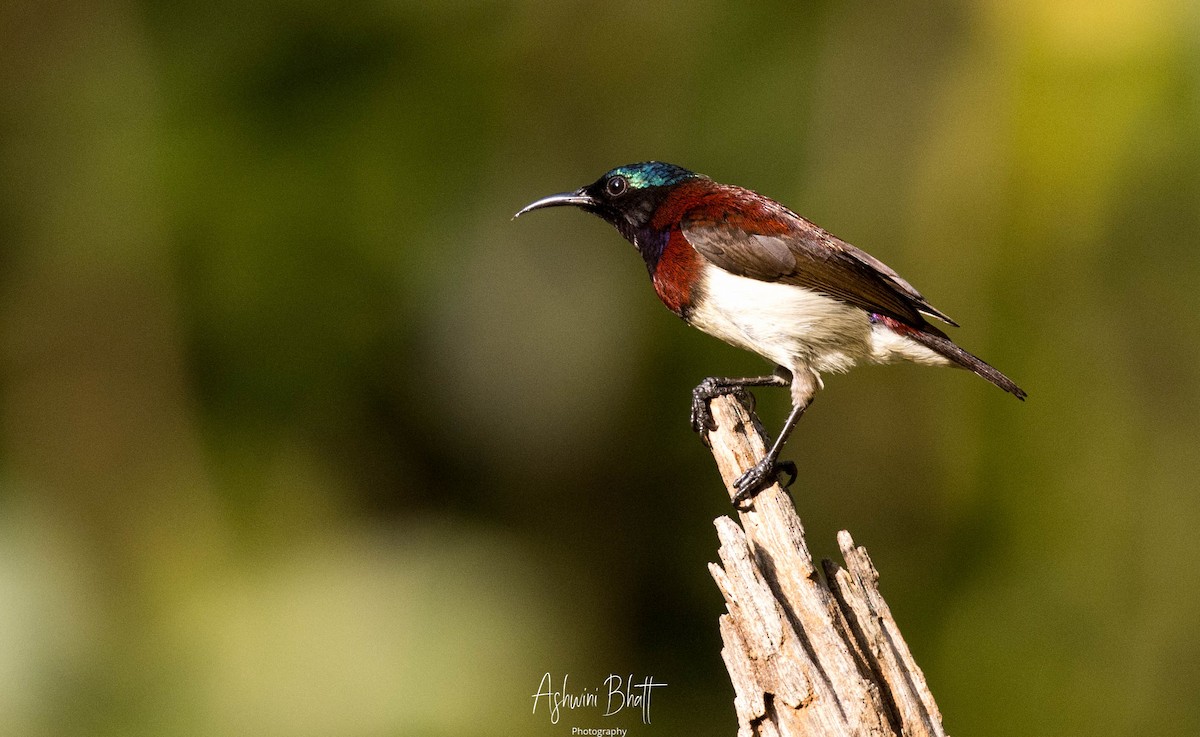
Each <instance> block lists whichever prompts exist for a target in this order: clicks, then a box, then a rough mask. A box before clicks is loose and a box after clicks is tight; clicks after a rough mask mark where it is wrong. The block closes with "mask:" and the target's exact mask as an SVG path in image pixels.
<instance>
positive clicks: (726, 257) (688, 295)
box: [513, 161, 1026, 509]
mask: <svg viewBox="0 0 1200 737" xmlns="http://www.w3.org/2000/svg"><path fill="white" fill-rule="evenodd" d="M563 205H572V206H574V207H578V208H580V209H582V210H585V211H587V212H590V213H592V214H594V215H598V216H599V217H600V218H601V219H603V220H605V221H607V222H608V223H610V224H612V225H613V226H614V227H616V229H617V230H618V231H619V232H620V233H621V235H623V236H624V237H625V239H626V240H628V241H629V242H630V243H632V244H633V246H634V247H635V248H636V249H637V250H638V252H639V253H640V254H641V255H642V259H643V260H644V261H645V262H646V270H647V271H649V273H650V281H651V283H652V284H653V285H654V291H655V292H656V293H657V294H658V297H659V299H660V300H662V303H663V304H664V305H666V306H667V308H668V309H669V310H671V311H672V312H674V313H675V314H676V315H678V316H679V317H681V318H683V320H684V321H685V322H687V323H688V324H689V325H693V326H695V327H697V328H699V329H700V330H703V331H704V332H706V333H708V334H709V335H712V336H715V337H717V338H720V339H721V340H724V341H725V342H727V343H729V344H731V345H734V346H737V347H738V348H744V349H746V350H748V351H752V352H754V353H757V354H758V355H760V356H762V357H763V358H766V359H767V360H768V361H771V362H772V363H774V364H775V365H776V369H775V371H774V373H772V374H769V375H767V376H755V377H747V378H716V377H710V378H708V379H705V380H704V381H703V382H701V383H700V385H699V386H697V387H696V388H695V389H694V390H693V391H692V412H691V420H692V428H693V429H694V430H695V431H696V432H704V431H706V430H712V429H715V427H716V425H715V423H714V422H713V418H712V414H711V412H710V410H709V406H708V403H709V400H711V399H712V398H713V397H716V396H719V395H722V394H730V393H734V392H739V391H742V390H743V389H745V388H746V387H750V386H780V387H785V386H786V387H790V388H791V395H792V410H791V412H790V413H789V414H788V418H787V420H786V421H785V422H784V425H783V429H782V430H781V431H780V433H779V435H778V436H777V437H776V439H775V442H774V443H773V444H772V445H771V449H770V450H769V451H767V455H766V456H765V457H764V458H763V459H762V460H761V461H759V462H758V463H757V464H755V465H754V466H753V467H752V468H750V469H749V470H748V471H746V472H745V473H744V474H743V475H742V476H741V478H739V479H738V480H737V482H736V484H735V487H736V490H737V491H736V493H735V495H734V499H733V502H734V505H735V506H736V507H738V508H739V509H743V508H745V507H744V505H745V504H746V503H747V502H748V501H749V500H751V499H752V498H753V497H754V495H755V494H757V493H758V492H759V491H761V490H762V489H764V488H766V487H767V486H769V485H770V484H771V483H774V482H775V480H776V479H777V478H778V476H779V474H780V473H781V472H783V473H787V474H789V475H790V476H791V481H794V480H795V477H796V466H795V464H794V463H791V462H783V463H780V462H779V455H780V453H781V452H782V450H783V446H784V444H785V443H786V442H787V438H788V435H790V434H791V432H792V429H793V428H795V426H796V423H797V422H798V421H799V420H800V417H801V416H803V414H804V411H805V410H806V409H808V406H809V405H810V404H811V403H812V400H813V397H814V396H815V395H816V392H817V390H818V389H820V388H822V386H823V384H822V381H821V374H822V373H826V372H834V373H840V372H844V371H847V370H849V369H850V368H851V367H853V366H854V365H856V364H858V363H877V364H887V363H896V362H899V361H912V362H914V363H919V364H926V365H929V366H958V367H961V368H965V369H969V370H970V371H973V372H975V373H976V374H978V375H979V376H981V377H983V378H984V379H987V380H988V381H990V382H991V383H993V384H995V385H996V386H998V387H1000V388H1001V389H1003V390H1004V391H1006V392H1008V393H1010V394H1012V395H1014V396H1016V397H1017V398H1018V399H1022V400H1023V399H1025V397H1026V394H1025V392H1024V391H1023V390H1022V389H1021V388H1020V387H1018V386H1017V385H1016V384H1015V383H1013V382H1012V380H1011V379H1009V378H1008V377H1007V376H1005V375H1004V374H1002V373H1000V372H999V371H997V370H996V369H995V368H993V367H992V366H991V365H989V364H988V363H986V362H984V361H983V360H981V359H980V358H978V357H976V356H974V355H972V354H971V353H968V352H967V351H965V350H963V349H962V348H960V347H959V346H958V345H956V344H955V343H954V342H953V341H952V340H950V338H949V337H948V336H947V335H946V334H945V333H944V332H942V331H941V330H940V329H939V328H938V327H936V326H935V325H932V324H930V322H929V320H928V319H927V317H933V318H936V319H938V320H940V321H942V322H944V323H947V324H949V325H953V326H955V327H957V326H958V323H956V322H955V321H954V320H951V319H950V318H949V317H948V316H947V315H946V314H945V313H944V312H942V311H941V310H939V309H937V308H936V307H934V306H933V305H931V304H929V302H928V301H927V300H926V299H925V298H924V297H923V296H921V293H920V292H918V291H917V290H916V289H914V288H913V286H912V285H911V284H909V283H908V282H907V281H905V279H904V278H903V277H901V276H900V275H899V274H897V273H896V272H895V271H894V270H893V269H891V268H890V267H888V266H887V265H886V264H884V263H883V262H882V261H880V260H879V259H877V258H875V257H874V256H872V255H870V254H869V253H867V252H866V251H863V250H861V249H859V248H856V247H854V246H852V245H850V244H849V243H846V242H845V241H843V240H841V239H839V238H837V237H836V236H833V235H831V234H829V233H828V232H826V231H825V230H823V229H821V228H820V227H818V226H816V225H814V224H813V223H812V222H810V221H808V220H805V219H804V218H802V217H800V216H799V215H797V214H796V213H794V212H792V211H791V210H789V209H788V208H786V207H784V206H783V205H781V204H779V203H778V202H776V201H774V200H772V199H770V198H768V197H764V196H763V195H760V194H758V193H757V192H753V191H751V190H749V189H744V188H742V187H737V186H734V185H730V184H721V183H719V182H715V181H713V180H712V179H709V178H708V177H706V176H703V175H700V174H696V173H695V172H692V171H688V170H687V169H684V168H683V167H680V166H675V165H674V164H667V163H664V162H661V161H646V162H642V163H640V164H629V165H626V166H619V167H617V168H615V169H613V170H611V171H609V172H608V173H606V174H605V175H604V176H602V177H600V178H599V179H597V180H596V181H595V182H592V183H591V184H589V185H586V186H584V187H581V188H580V189H577V190H575V191H573V192H563V193H561V194H554V195H550V196H549V197H543V198H542V199H540V200H537V201H535V202H532V203H530V204H529V205H527V206H526V207H524V208H523V209H521V210H520V211H519V212H518V213H517V214H516V215H514V216H513V217H514V218H516V217H520V216H521V215H524V214H525V213H527V212H531V211H533V210H540V209H542V208H546V207H559V206H563Z"/></svg>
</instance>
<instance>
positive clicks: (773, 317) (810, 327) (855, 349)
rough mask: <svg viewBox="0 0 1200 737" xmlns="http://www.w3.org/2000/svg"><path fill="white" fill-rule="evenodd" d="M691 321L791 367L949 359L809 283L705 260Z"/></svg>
mask: <svg viewBox="0 0 1200 737" xmlns="http://www.w3.org/2000/svg"><path fill="white" fill-rule="evenodd" d="M702 285H703V292H702V293H703V294H704V299H703V300H702V301H701V302H700V304H698V305H695V307H694V308H693V310H692V313H691V314H690V315H689V320H690V322H691V323H692V324H693V325H695V326H696V327H698V328H700V329H701V330H703V331H704V332H706V333H708V334H709V335H713V336H715V337H717V338H720V339H721V340H724V341H725V342H727V343H730V344H731V345H735V346H737V347H739V348H744V349H746V350H748V351H753V352H754V353H757V354H759V355H760V356H763V357H764V358H766V359H767V360H769V361H773V362H775V363H776V364H777V365H779V366H783V367H784V368H786V369H788V370H790V371H791V372H792V373H793V374H797V373H798V372H806V370H807V371H808V372H812V373H814V374H817V373H822V372H826V371H832V372H841V371H847V370H849V369H850V368H851V367H853V366H854V365H855V364H856V363H858V362H860V361H869V362H871V363H892V362H894V361H916V362H918V363H927V364H932V365H939V366H944V365H948V364H949V361H947V360H946V359H945V358H943V357H942V356H940V355H938V354H937V353H934V352H933V351H931V350H929V349H928V348H926V347H924V346H922V345H919V344H918V343H915V342H914V341H912V340H909V339H908V338H905V337H904V336H902V335H898V334H896V333H894V332H892V331H891V330H889V329H888V328H886V327H884V326H883V325H873V324H872V323H871V321H870V319H869V318H868V316H867V313H866V312H865V311H863V310H861V309H859V308H857V307H853V306H851V305H848V304H846V303H845V302H840V301H838V300H836V299H833V298H831V297H826V296H824V295H822V294H818V293H817V292H814V291H812V290H810V289H805V288H803V287H797V286H792V285H788V284H778V283H774V282H764V281H758V280H757V279H749V278H746V277H742V276H736V275H734V274H731V273H729V272H728V271H725V270H724V269H720V268H717V267H714V266H708V267H707V268H705V269H704V277H703V282H702Z"/></svg>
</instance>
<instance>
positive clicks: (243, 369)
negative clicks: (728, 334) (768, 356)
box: [0, 0, 1200, 737]
mask: <svg viewBox="0 0 1200 737" xmlns="http://www.w3.org/2000/svg"><path fill="white" fill-rule="evenodd" d="M648 158H658V159H664V160H668V161H673V162H676V163H679V164H682V165H685V166H687V167H689V168H692V169H695V170H697V171H701V172H704V173H706V174H709V175H711V176H713V177H714V178H717V179H719V180H722V181H727V182H733V183H738V184H742V185H745V186H748V187H752V188H754V189H756V190H758V191H761V192H763V193H765V194H768V195H770V196H773V197H775V198H777V199H780V200H782V201H783V202H785V203H787V204H789V205H790V206H792V207H793V208H794V209H796V210H797V211H799V212H800V213H801V214H804V215H806V216H807V217H809V218H811V219H813V220H815V221H816V222H818V223H820V224H822V225H824V226H825V227H827V228H829V229H830V230H832V231H833V232H834V233H837V234H838V235H840V236H841V237H843V238H845V239H847V240H849V241H850V242H852V243H855V244H857V245H859V246H861V247H864V248H866V249H867V250H869V251H871V252H872V253H873V254H875V255H876V256H878V257H880V258H882V259H883V260H884V261H886V262H887V263H889V264H890V265H892V266H893V267H895V268H896V269H897V270H898V271H899V272H900V273H902V274H904V275H905V276H906V277H907V278H908V279H910V280H911V281H912V282H913V283H915V284H916V285H917V287H918V288H919V289H921V290H922V291H923V292H924V293H925V294H926V296H928V297H929V298H930V300H931V301H932V302H933V303H934V304H935V305H937V306H938V307H940V308H941V309H943V310H945V311H947V312H948V313H949V314H950V315H952V316H954V317H955V318H956V319H958V320H959V321H960V322H962V324H963V325H964V327H963V328H962V329H960V330H956V331H954V337H955V338H956V339H957V340H959V341H960V342H961V343H962V344H963V345H964V346H965V347H967V348H968V349H970V350H972V351H975V352H977V353H979V354H980V355H981V356H983V357H984V358H985V359H987V360H988V361H990V362H992V363H994V364H995V365H996V366H998V367H999V368H1001V369H1002V370H1003V371H1005V372H1006V373H1008V374H1009V375H1011V376H1012V377H1013V378H1014V379H1016V380H1017V381H1018V382H1019V383H1020V384H1021V385H1022V386H1024V387H1025V388H1026V389H1027V390H1029V392H1030V400H1029V401H1028V402H1027V403H1025V404H1024V405H1022V404H1020V403H1018V402H1015V401H1013V399H1012V398H1011V397H1009V396H1007V395H1005V394H1003V393H1002V392H1000V391H998V390H996V389H995V388H994V387H991V386H989V385H987V384H986V383H985V382H983V381H981V380H979V379H977V378H975V377H972V376H971V375H969V374H967V373H965V372H950V371H937V370H931V369H922V368H917V367H908V366H905V367H890V368H863V369H859V370H858V371H856V372H854V373H852V374H849V375H847V376H844V377H842V376H835V377H830V378H829V379H828V381H827V390H826V391H825V392H824V393H823V394H822V395H821V398H820V400H819V401H818V402H817V403H816V404H815V405H814V407H813V410H812V411H811V412H810V413H809V414H808V416H807V417H806V418H805V419H804V421H803V423H801V426H800V428H799V430H798V432H797V433H796V435H795V436H794V437H793V440H792V442H791V444H790V447H789V452H788V455H787V457H790V458H794V459H795V460H796V461H797V462H798V463H799V465H800V468H801V480H800V482H799V483H798V484H797V485H796V487H794V493H795V496H796V497H797V499H798V502H799V504H800V506H801V513H802V515H803V517H804V519H805V521H806V523H807V526H808V532H809V536H810V539H811V542H812V545H813V547H814V551H815V553H816V554H817V555H825V556H829V555H832V554H834V553H835V552H836V547H835V544H834V534H835V532H836V530H838V529H842V528H845V529H849V530H851V532H852V533H853V534H854V536H855V539H856V540H857V541H858V542H859V543H860V544H863V545H865V546H867V548H868V549H869V550H870V552H871V554H872V556H873V557H874V560H875V562H876V564H877V566H878V567H879V569H880V572H881V575H882V586H883V591H884V593H885V594H886V595H887V597H888V600H889V602H890V604H891V606H892V609H893V611H894V613H895V615H896V617H897V619H898V620H899V622H900V625H901V627H902V628H903V630H904V632H905V635H906V636H907V638H908V642H909V644H910V645H911V647H912V649H913V651H914V653H915V655H916V659H917V661H918V662H919V663H920V664H921V665H922V667H923V668H924V669H925V672H926V674H927V676H928V678H929V681H930V684H931V687H932V690H933V693H934V694H935V696H936V697H937V699H938V702H939V704H940V706H941V708H942V710H943V712H944V714H945V719H946V725H947V728H948V729H949V730H950V731H951V732H952V733H953V734H957V735H1011V734H1029V735H1083V734H1086V735H1103V734H1114V735H1126V734H1154V735H1194V734H1197V733H1198V732H1200V697H1197V694H1198V693H1200V632H1198V623H1200V566H1198V565H1197V564H1198V562H1200V561H1198V560H1197V553H1196V545H1195V542H1194V541H1195V539H1196V530H1197V526H1198V525H1200V494H1198V493H1197V482H1198V479H1200V348H1198V346H1200V320H1198V319H1197V317H1198V314H1200V299H1197V281H1198V279H1200V249H1198V248H1197V245H1198V244H1200V8H1198V7H1197V5H1196V3H1194V2H1191V1H1190V0H1136V1H1135V0H1126V1H1125V2H1110V3H1093V2H1086V1H1085V0H1067V1H1058V2H1044V1H1042V0H1037V1H1035V0H990V1H985V2H974V3H951V2H932V3H892V2H880V1H878V0H876V1H872V2H866V3H859V4H851V3H834V2H815V3H805V4H804V5H803V7H801V8H796V7H794V4H793V3H775V4H755V5H753V6H750V5H745V4H742V3H660V4H653V5H647V4H643V3H606V4H603V8H601V7H600V6H599V5H598V4H593V3H563V4H544V3H535V2H525V3H498V2H497V3H483V2H447V3H440V4H432V3H430V4H422V3H405V2H386V1H371V0H368V1H366V2H359V3H349V4H335V3H320V2H313V1H312V0H268V1H266V2H252V3H235V2H230V1H229V0H213V1H211V2H207V3H195V2H157V3H154V2H151V3H138V2H133V3H130V2H104V1H101V2H72V1H71V0H66V1H65V2H55V3H39V2H33V1H32V0H15V1H14V0H9V1H8V2H6V3H4V4H3V6H2V7H0V361H2V363H0V431H2V434H0V725H3V726H2V727H0V731H2V732H3V733H4V734H13V735H48V736H49V735H54V736H57V735H64V736H65V735H71V736H75V735H84V734H89V735H210V734H255V735H314V736H316V735H350V736H358V735H364V736H367V735H369V736H375V735H405V736H407V735H420V736H424V735H432V736H435V737H440V736H442V735H474V734H489V735H530V734H547V735H563V734H569V733H570V727H571V726H581V727H597V726H614V725H619V726H625V727H629V728H631V729H633V732H632V734H662V735H668V734H669V735H675V734H693V735H729V734H732V733H733V732H734V730H735V720H734V712H733V708H732V695H733V694H732V689H731V687H730V686H729V684H728V680H727V678H726V674H725V671H724V666H723V664H722V662H721V659H720V655H719V649H720V641H719V637H718V634H717V626H716V622H717V616H718V615H719V614H720V613H721V612H722V611H723V602H722V600H721V598H720V596H719V594H718V592H717V590H716V588H715V586H714V585H713V583H712V581H711V580H710V578H709V575H708V572H707V569H706V564H707V563H708V562H709V561H711V560H715V559H716V539H715V534H714V531H713V529H712V525H711V522H712V520H713V518H715V517H717V516H718V515H721V514H726V513H728V511H729V505H728V501H727V497H726V495H725V493H724V491H723V490H722V488H721V486H720V483H719V480H718V477H717V474H716V471H715V469H714V468H713V465H712V462H711V459H710V456H709V455H708V452H707V451H706V450H705V449H704V448H703V446H702V445H701V444H700V443H699V442H698V441H697V440H696V438H695V437H694V436H693V435H692V433H691V432H690V430H689V429H688V416H687V413H688V402H689V391H690V389H691V388H692V386H693V385H695V384H696V383H697V382H698V381H699V380H700V379H702V378H703V377H704V376H706V375H710V374H717V375H741V374H746V373H756V372H759V371H760V370H761V369H762V368H764V364H763V362H762V361H761V360H760V359H758V358H757V357H755V356H752V355H749V354H745V353H742V352H739V351H737V350H735V349H732V348H728V347H726V346H724V345H722V344H719V343H718V342H717V341H715V340H713V339H711V338H708V337H707V336H704V335H702V334H700V333H699V332H697V331H694V330H691V329H689V328H686V327H685V326H684V325H683V324H682V323H680V322H679V321H678V320H677V319H676V318H675V317H673V316H672V315H670V314H669V313H668V312H667V311H666V310H664V309H663V308H662V307H661V306H660V305H659V304H658V303H657V300H656V298H655V296H654V294H653V291H652V290H651V288H650V287H649V285H648V283H647V279H646V275H645V270H644V267H643V265H642V263H641V261H640V259H639V258H638V257H637V256H636V255H635V254H634V253H633V251H632V249H631V248H630V247H629V245H628V244H626V243H625V242H624V241H622V240H621V239H620V238H619V236H617V234H616V233H615V232H613V231H612V230H611V228H609V227H608V226H606V225H604V224H603V223H601V222H600V221H598V220H596V219H594V218H589V217H587V216H584V215H582V214H580V213H577V212H568V211H555V212H547V213H544V214H542V213H539V214H538V215H537V216H536V217H530V218H525V219H522V220H520V221H518V222H511V221H510V217H511V215H512V213H513V212H515V211H516V210H517V209H518V208H519V207H521V206H522V205H524V204H526V203H528V202H529V201H531V200H533V199H535V198H536V197H540V196H542V195H545V194H549V193H551V192H557V191H561V190H564V189H569V188H574V187H576V186H579V185H581V184H583V183H585V182H590V181H592V180H593V179H594V178H595V177H597V176H598V175H599V174H601V173H602V172H603V171H605V170H607V169H608V168H610V167H612V166H614V165H617V164H622V163H628V162H632V161H639V160H643V159H648ZM785 395H786V392H776V393H771V392H760V402H759V408H760V412H761V414H762V415H763V418H764V422H765V423H766V424H767V425H768V427H770V428H775V427H777V426H778V424H779V423H780V422H781V421H782V418H783V416H784V413H785V412H786V409H787V399H786V396H785ZM545 672H551V673H553V674H554V678H555V680H556V681H557V680H558V679H559V678H561V676H562V675H564V674H569V675H570V678H571V683H572V684H578V685H579V686H580V687H583V686H593V687H594V686H598V685H599V684H600V683H601V681H602V680H603V678H604V676H605V675H607V674H609V673H617V674H622V675H625V674H629V673H633V674H634V675H635V677H637V678H639V679H640V677H642V676H644V675H653V676H654V678H655V680H656V681H659V682H666V683H668V684H669V686H668V687H666V688H664V689H659V690H658V691H656V693H655V701H654V713H653V724H652V725H650V726H643V725H641V724H640V723H639V720H638V719H637V717H636V715H626V714H622V715H621V716H620V717H615V718H612V719H609V720H603V719H600V718H598V717H597V716H596V714H595V712H586V713H584V712H576V713H573V714H568V715H564V717H563V719H562V721H560V723H559V724H558V725H551V724H550V722H549V719H548V717H547V715H546V712H545V710H544V708H543V710H542V711H541V712H539V713H538V714H536V715H535V714H531V705H532V699H531V696H532V694H533V693H534V692H535V690H536V689H537V686H538V682H539V679H540V678H541V677H542V674H543V673H545ZM626 716H628V718H625V717H626Z"/></svg>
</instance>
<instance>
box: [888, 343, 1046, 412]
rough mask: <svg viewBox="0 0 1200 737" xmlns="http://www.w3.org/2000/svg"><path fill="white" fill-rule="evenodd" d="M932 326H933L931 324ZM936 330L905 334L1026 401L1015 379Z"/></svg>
mask: <svg viewBox="0 0 1200 737" xmlns="http://www.w3.org/2000/svg"><path fill="white" fill-rule="evenodd" d="M931 327H932V326H931ZM933 330H934V331H935V332H927V331H926V330H916V329H911V328H910V329H909V330H906V331H905V332H904V334H905V335H906V336H907V337H909V338H911V339H912V340H914V341H916V342H918V343H920V344H921V345H923V346H925V347H926V348H928V349H929V350H931V351H933V352H935V353H937V354H938V355H941V356H945V357H946V358H948V359H950V360H951V361H953V362H955V363H957V364H958V365H959V366H962V367H963V368H965V369H968V370H970V371H973V372H975V373H976V374H978V375H979V376H982V377H983V378H985V379H987V380H988V381H990V382H992V383H993V384H995V385H996V386H998V387H1000V388H1001V389H1003V390H1004V391H1006V392H1008V393H1009V394H1011V395H1013V396H1014V397H1016V398H1017V399H1020V400H1022V401H1024V399H1025V397H1026V396H1027V395H1026V394H1025V390H1024V389H1022V388H1021V387H1019V386H1017V385H1016V384H1014V383H1013V380H1012V379H1010V378H1008V377H1007V376H1005V375H1004V374H1002V373H1000V372H999V371H997V370H996V369H995V368H994V367H993V366H992V365H991V364H989V363H988V362H987V361H984V360H983V359H981V358H978V357H976V356H974V355H972V354H971V353H968V352H967V351H964V350H963V349H962V348H959V347H958V346H957V345H956V344H955V343H954V341H952V340H950V338H948V337H946V335H945V334H943V333H942V332H941V331H940V330H937V328H933Z"/></svg>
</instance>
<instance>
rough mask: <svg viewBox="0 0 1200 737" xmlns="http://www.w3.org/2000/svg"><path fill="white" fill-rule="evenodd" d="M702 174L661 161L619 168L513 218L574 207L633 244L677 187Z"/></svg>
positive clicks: (524, 210) (523, 209)
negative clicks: (546, 208) (605, 222)
mask: <svg viewBox="0 0 1200 737" xmlns="http://www.w3.org/2000/svg"><path fill="white" fill-rule="evenodd" d="M699 178H701V177H700V175H699V174H696V173H695V172H691V171H688V170H687V169H684V168H683V167H681V166H675V165H674V164H667V163H664V162H662V161H644V162H642V163H640V164H627V165H625V166H618V167H617V168H616V169H613V170H612V171H609V172H608V173H606V174H605V175H604V176H602V177H600V178H599V179H597V180H596V181H594V182H592V183H591V184H589V185H587V186H585V187H581V188H579V189H577V190H575V191H574V192H563V193H561V194H552V195H550V196H549V197H543V198H542V199H540V200H537V201H536V202H531V203H530V204H528V205H526V206H525V207H524V208H522V209H521V211H520V212H518V213H517V214H516V215H514V216H513V217H514V218H517V217H520V216H522V215H524V214H525V213H527V212H530V211H532V210H540V209H542V208H543V207H558V206H560V205H574V206H575V207H578V208H580V209H582V210H586V211H587V212H590V213H594V214H596V215H599V216H600V217H601V218H603V219H604V220H606V221H608V222H609V223H612V224H613V225H614V226H616V228H617V230H619V231H621V235H623V236H625V238H627V239H628V240H629V241H630V242H631V243H633V244H634V245H638V236H639V235H640V234H643V233H645V232H646V229H647V228H648V227H649V223H650V219H651V218H652V217H653V215H654V211H655V210H657V209H658V206H659V205H660V204H661V203H662V201H663V199H664V198H665V197H666V196H667V195H668V194H670V192H671V190H673V189H674V188H675V187H676V186H678V185H679V184H680V183H682V182H686V181H688V180H691V179H699Z"/></svg>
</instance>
